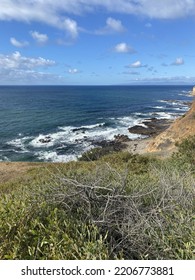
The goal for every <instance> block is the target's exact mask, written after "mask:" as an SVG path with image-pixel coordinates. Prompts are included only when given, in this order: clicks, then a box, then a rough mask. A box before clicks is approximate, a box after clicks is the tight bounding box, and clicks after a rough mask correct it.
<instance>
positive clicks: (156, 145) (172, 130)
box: [146, 101, 195, 153]
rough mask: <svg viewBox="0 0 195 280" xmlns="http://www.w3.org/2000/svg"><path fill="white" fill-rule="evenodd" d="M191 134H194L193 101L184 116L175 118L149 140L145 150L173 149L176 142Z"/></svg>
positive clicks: (161, 150)
mask: <svg viewBox="0 0 195 280" xmlns="http://www.w3.org/2000/svg"><path fill="white" fill-rule="evenodd" d="M192 135H195V101H193V103H192V105H191V108H190V110H189V111H188V112H187V113H186V114H185V115H184V116H182V117H180V118H178V119H176V120H175V121H174V122H173V123H172V124H171V125H170V127H169V128H168V129H166V130H165V131H164V132H162V133H161V134H159V135H158V136H156V137H155V138H153V139H152V140H151V141H150V142H149V144H148V145H147V147H146V152H147V153H151V152H163V151H167V152H171V151H174V150H175V148H176V147H175V143H176V142H180V141H181V140H183V139H185V138H187V137H188V136H192Z"/></svg>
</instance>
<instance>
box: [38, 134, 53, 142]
mask: <svg viewBox="0 0 195 280" xmlns="http://www.w3.org/2000/svg"><path fill="white" fill-rule="evenodd" d="M51 140H52V138H51V137H50V136H46V137H45V138H41V139H39V142H40V143H42V144H45V143H49V142H51Z"/></svg>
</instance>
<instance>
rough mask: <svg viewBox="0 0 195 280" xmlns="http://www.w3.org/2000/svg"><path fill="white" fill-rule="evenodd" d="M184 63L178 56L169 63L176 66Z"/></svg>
mask: <svg viewBox="0 0 195 280" xmlns="http://www.w3.org/2000/svg"><path fill="white" fill-rule="evenodd" d="M183 64H184V60H183V58H182V57H178V58H176V60H175V61H174V62H173V63H172V64H171V65H176V66H180V65H183Z"/></svg>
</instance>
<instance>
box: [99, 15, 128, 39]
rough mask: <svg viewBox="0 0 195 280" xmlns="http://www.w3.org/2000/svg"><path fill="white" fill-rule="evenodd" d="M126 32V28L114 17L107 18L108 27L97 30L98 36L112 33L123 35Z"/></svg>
mask: <svg viewBox="0 0 195 280" xmlns="http://www.w3.org/2000/svg"><path fill="white" fill-rule="evenodd" d="M124 31H125V27H124V26H123V25H122V22H121V21H120V20H117V19H114V18H112V17H109V18H107V20H106V26H105V27H104V28H102V29H99V30H96V32H95V33H96V34H97V35H105V34H112V33H121V32H124Z"/></svg>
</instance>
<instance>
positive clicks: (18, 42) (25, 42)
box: [10, 37, 29, 48]
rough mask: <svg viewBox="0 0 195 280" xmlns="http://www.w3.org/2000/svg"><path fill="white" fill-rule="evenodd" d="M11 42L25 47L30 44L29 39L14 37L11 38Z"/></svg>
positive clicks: (16, 45)
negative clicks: (23, 39)
mask: <svg viewBox="0 0 195 280" xmlns="http://www.w3.org/2000/svg"><path fill="white" fill-rule="evenodd" d="M10 43H11V44H12V45H13V46H14V47H17V48H23V47H26V46H28V45H29V42H27V41H18V40H16V39H15V38H14V37H11V38H10Z"/></svg>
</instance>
